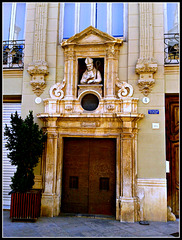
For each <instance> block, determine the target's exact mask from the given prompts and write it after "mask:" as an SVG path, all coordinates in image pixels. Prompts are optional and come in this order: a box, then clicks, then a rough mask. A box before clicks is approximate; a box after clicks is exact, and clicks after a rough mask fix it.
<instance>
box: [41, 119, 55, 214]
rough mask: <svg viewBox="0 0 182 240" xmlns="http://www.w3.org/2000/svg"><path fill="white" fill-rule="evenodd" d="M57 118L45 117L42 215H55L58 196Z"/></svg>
mask: <svg viewBox="0 0 182 240" xmlns="http://www.w3.org/2000/svg"><path fill="white" fill-rule="evenodd" d="M56 120H57V118H50V119H47V144H46V162H45V166H44V169H45V183H44V192H43V194H42V200H41V215H42V216H49V217H53V216H57V215H58V211H59V209H58V206H59V204H57V202H58V201H59V196H57V194H56V188H57V185H56V183H57V180H56V178H57V174H56V173H57V145H58V140H57V139H58V133H57V131H56Z"/></svg>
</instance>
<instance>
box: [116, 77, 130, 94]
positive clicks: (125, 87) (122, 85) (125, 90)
mask: <svg viewBox="0 0 182 240" xmlns="http://www.w3.org/2000/svg"><path fill="white" fill-rule="evenodd" d="M116 86H117V87H118V88H119V90H118V93H117V95H118V97H119V99H123V98H128V97H132V96H133V87H132V86H131V85H130V84H129V83H127V82H120V81H118V80H117V81H116Z"/></svg>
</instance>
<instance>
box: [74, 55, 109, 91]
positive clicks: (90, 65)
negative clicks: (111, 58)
mask: <svg viewBox="0 0 182 240" xmlns="http://www.w3.org/2000/svg"><path fill="white" fill-rule="evenodd" d="M103 85H104V58H90V57H86V58H79V59H78V96H79V95H80V94H81V93H82V92H83V91H85V90H95V91H98V92H99V94H100V95H101V96H102V95H103Z"/></svg>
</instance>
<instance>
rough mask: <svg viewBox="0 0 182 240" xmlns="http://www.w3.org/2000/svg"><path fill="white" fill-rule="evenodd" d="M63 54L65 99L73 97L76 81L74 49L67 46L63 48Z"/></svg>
mask: <svg viewBox="0 0 182 240" xmlns="http://www.w3.org/2000/svg"><path fill="white" fill-rule="evenodd" d="M64 56H65V73H64V79H65V80H66V81H67V84H66V87H65V97H64V98H65V99H68V100H72V99H74V98H75V96H74V92H75V82H76V76H75V74H74V73H75V70H76V69H75V62H76V58H75V50H74V47H72V46H71V47H70V46H68V47H67V48H66V49H65V52H64Z"/></svg>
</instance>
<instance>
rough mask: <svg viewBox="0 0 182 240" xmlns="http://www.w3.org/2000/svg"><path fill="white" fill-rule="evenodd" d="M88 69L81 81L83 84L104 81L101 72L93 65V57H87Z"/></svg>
mask: <svg viewBox="0 0 182 240" xmlns="http://www.w3.org/2000/svg"><path fill="white" fill-rule="evenodd" d="M85 64H86V66H87V70H86V71H85V72H84V73H83V75H82V78H81V81H80V83H81V84H95V83H96V84H98V83H100V82H101V81H102V78H101V73H100V71H99V70H97V69H96V68H95V67H94V65H93V59H92V58H89V57H87V58H86V59H85Z"/></svg>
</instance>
